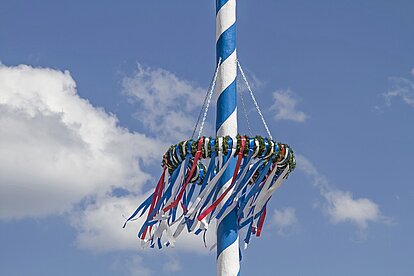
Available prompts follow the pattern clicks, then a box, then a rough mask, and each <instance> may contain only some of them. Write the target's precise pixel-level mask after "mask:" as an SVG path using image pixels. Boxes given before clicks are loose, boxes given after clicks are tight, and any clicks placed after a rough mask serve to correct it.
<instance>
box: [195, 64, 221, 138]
mask: <svg viewBox="0 0 414 276" xmlns="http://www.w3.org/2000/svg"><path fill="white" fill-rule="evenodd" d="M220 65H221V57H220V58H219V60H218V63H217V68H216V72H215V73H214V79H213V83H212V84H211V87H210V91H209V93H208V99H207V104H206V109H205V110H204V115H203V120H202V121H201V125H200V129H199V131H198V137H197V139H199V138H200V137H201V133H202V132H203V128H204V123H205V121H206V117H207V112H208V108H209V106H210V102H211V97H212V96H213V91H214V88H215V86H216V81H217V75H218V71H219V68H220Z"/></svg>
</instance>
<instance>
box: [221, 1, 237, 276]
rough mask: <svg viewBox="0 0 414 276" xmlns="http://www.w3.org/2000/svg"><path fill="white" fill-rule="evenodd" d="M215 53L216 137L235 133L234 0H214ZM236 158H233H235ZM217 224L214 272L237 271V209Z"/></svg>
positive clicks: (228, 274)
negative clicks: (216, 62) (217, 67)
mask: <svg viewBox="0 0 414 276" xmlns="http://www.w3.org/2000/svg"><path fill="white" fill-rule="evenodd" d="M216 55H217V61H219V60H220V59H221V65H220V67H219V71H218V75H217V86H216V89H217V90H216V91H217V93H218V99H217V117H216V131H217V137H220V136H221V137H222V136H226V135H228V136H230V137H232V138H235V137H236V135H237V94H236V78H237V49H236V0H216ZM234 161H235V160H234ZM234 168H235V162H232V164H230V165H229V166H228V167H227V169H226V171H225V172H224V174H223V177H222V178H221V180H220V183H219V188H220V191H224V190H225V189H226V188H227V187H228V186H229V185H230V184H231V181H232V176H233V171H234ZM217 223H218V225H217V275H219V276H236V275H239V272H240V263H239V235H238V222H237V209H236V208H234V209H233V210H232V211H231V212H230V213H229V214H228V215H227V216H225V217H224V218H222V219H221V220H219V221H218V222H217Z"/></svg>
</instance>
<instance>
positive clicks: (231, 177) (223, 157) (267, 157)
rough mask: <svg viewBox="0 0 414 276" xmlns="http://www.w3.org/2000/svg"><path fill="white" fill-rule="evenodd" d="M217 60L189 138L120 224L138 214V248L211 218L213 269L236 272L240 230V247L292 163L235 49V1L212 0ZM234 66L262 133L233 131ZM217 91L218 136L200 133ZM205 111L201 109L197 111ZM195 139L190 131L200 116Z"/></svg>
mask: <svg viewBox="0 0 414 276" xmlns="http://www.w3.org/2000/svg"><path fill="white" fill-rule="evenodd" d="M216 50H217V53H216V54H217V67H216V70H215V73H214V78H213V80H212V82H211V86H210V89H209V91H208V93H207V95H206V98H205V101H204V104H203V107H202V109H201V111H200V115H199V118H198V120H197V123H196V126H195V128H194V131H193V136H192V137H191V139H188V140H185V141H181V142H179V143H177V144H174V145H171V146H170V147H169V149H168V150H167V151H166V152H165V154H164V155H163V158H162V166H163V171H162V174H161V177H160V178H159V180H158V183H157V184H156V185H155V188H154V192H153V193H151V194H150V195H149V196H148V198H147V199H146V200H144V201H143V202H142V203H141V204H140V205H139V206H138V208H137V209H136V210H135V211H134V212H133V213H132V214H131V216H130V217H129V218H128V219H127V221H126V222H125V224H124V227H125V226H126V224H127V223H128V222H129V221H134V220H137V219H139V218H142V220H141V223H140V225H141V226H140V227H139V231H138V237H139V238H140V239H141V244H142V246H144V247H151V248H159V249H161V248H163V247H174V244H175V242H176V240H177V238H178V237H179V236H180V234H181V233H182V232H183V231H184V230H186V231H187V232H189V233H193V234H195V235H200V234H201V235H200V236H202V237H203V241H204V244H205V246H206V247H207V241H206V234H207V231H208V230H209V229H211V228H209V225H210V223H211V222H213V221H214V220H216V222H217V227H216V229H212V230H213V231H214V230H215V231H216V234H217V235H216V236H217V243H216V245H217V275H218V276H237V275H239V274H240V261H239V260H240V251H239V231H240V233H243V234H244V238H243V241H244V244H245V248H246V247H247V245H248V244H249V242H250V239H251V237H252V236H256V237H259V236H260V234H261V232H262V229H263V223H264V221H265V218H266V206H267V203H268V202H269V201H270V199H271V197H272V195H273V193H274V192H275V191H276V190H277V189H278V188H279V187H280V186H281V185H282V183H283V181H284V180H285V179H286V178H287V177H288V176H289V174H290V173H291V172H292V171H293V169H294V168H295V165H296V163H295V158H294V155H293V151H292V149H291V148H290V147H289V146H288V145H286V144H282V143H280V142H276V141H274V140H273V138H272V135H271V133H270V130H269V128H268V126H267V124H266V122H265V119H264V117H263V114H262V112H261V111H260V108H259V106H258V104H257V101H256V99H255V97H254V95H253V91H252V90H251V87H250V85H249V84H248V82H247V78H246V76H245V74H244V72H243V70H242V68H241V65H240V63H239V62H238V59H237V54H236V53H237V52H236V0H216ZM237 69H240V73H241V75H242V77H243V79H244V81H245V82H246V86H247V89H248V90H249V92H250V95H251V97H252V100H253V102H254V104H255V107H256V109H257V111H258V113H259V115H260V117H261V119H262V122H263V125H264V127H265V129H266V132H267V134H268V137H262V136H259V135H256V136H254V137H249V136H246V135H240V134H238V131H237V95H236V78H237ZM214 91H217V93H218V97H217V117H216V133H217V134H216V137H207V136H202V132H203V126H204V122H205V119H206V116H207V112H208V108H209V105H210V102H211V99H212V94H213V93H214ZM203 114H204V115H203ZM201 115H203V119H202V121H201V124H200V126H199V132H198V136H197V138H195V137H194V134H195V132H196V129H197V126H198V123H199V121H200V119H201Z"/></svg>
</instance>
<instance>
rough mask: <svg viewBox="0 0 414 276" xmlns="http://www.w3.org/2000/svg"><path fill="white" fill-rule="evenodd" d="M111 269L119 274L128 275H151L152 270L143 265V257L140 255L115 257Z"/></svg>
mask: <svg viewBox="0 0 414 276" xmlns="http://www.w3.org/2000/svg"><path fill="white" fill-rule="evenodd" d="M112 270H114V271H115V272H117V274H118V275H119V274H120V275H128V276H151V275H154V273H153V271H152V270H151V269H149V268H147V267H145V264H144V259H143V258H142V257H141V256H138V255H133V256H127V257H124V258H122V259H121V258H119V259H116V260H115V262H114V263H113V264H112Z"/></svg>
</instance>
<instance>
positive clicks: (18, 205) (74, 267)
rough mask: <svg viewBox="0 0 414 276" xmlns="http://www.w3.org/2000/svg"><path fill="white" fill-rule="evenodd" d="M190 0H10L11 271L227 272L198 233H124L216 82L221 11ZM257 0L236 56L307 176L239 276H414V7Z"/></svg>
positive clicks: (3, 85) (6, 205)
mask: <svg viewBox="0 0 414 276" xmlns="http://www.w3.org/2000/svg"><path fill="white" fill-rule="evenodd" d="M188 2H189V1H186V2H184V1H145V2H143V1H121V2H119V1H118V2H115V1H100V2H97V1H96V2H95V1H88V2H87V3H86V2H85V1H58V2H57V1H43V0H41V1H35V2H32V3H27V1H0V7H1V8H0V62H1V64H2V65H0V114H2V115H1V116H0V245H1V246H0V248H1V249H0V274H1V275H95V274H100V275H167V274H171V273H177V274H178V275H194V274H195V273H197V274H198V275H214V272H215V264H214V263H215V262H214V261H215V254H214V253H209V252H208V250H204V249H203V248H202V246H201V242H200V241H199V240H197V239H185V240H182V241H181V244H180V245H179V246H178V247H177V248H176V249H171V250H162V251H158V250H142V249H141V248H140V246H139V244H138V242H137V240H136V238H135V236H134V235H135V232H136V230H137V229H134V226H133V225H130V226H129V227H128V228H127V229H126V230H122V229H120V227H121V226H122V221H123V218H122V215H128V214H129V212H131V210H132V209H133V207H134V206H135V205H137V204H138V203H139V201H140V200H142V197H143V194H144V193H146V192H147V191H149V190H150V189H151V187H153V186H154V181H155V179H156V178H157V176H158V175H159V174H160V168H159V162H160V161H161V156H162V153H163V151H165V149H166V148H167V147H168V146H169V144H171V143H176V142H177V141H180V140H184V139H187V138H188V137H189V136H190V135H191V131H192V128H193V126H194V123H195V119H196V116H197V114H198V110H199V108H200V105H201V101H202V99H203V96H204V94H205V93H206V90H207V87H208V85H209V82H210V80H211V77H212V74H213V71H214V66H215V65H214V62H215V52H214V51H215V45H214V40H215V38H214V36H215V26H214V24H215V16H214V10H215V9H214V1H192V2H194V3H188ZM201 2H202V3H201ZM256 2H257V1H255V2H254V1H239V3H238V37H237V39H238V40H237V43H238V55H239V60H240V62H241V64H242V66H243V67H244V68H245V70H246V71H247V76H248V78H249V79H250V80H251V82H252V83H253V86H254V91H255V94H256V97H257V99H258V101H259V104H260V106H261V108H262V110H263V113H264V115H265V117H266V119H267V121H268V124H269V126H270V129H271V131H272V134H273V136H274V137H275V139H277V140H280V141H282V142H285V143H288V144H289V145H291V146H292V147H293V149H294V150H295V152H296V154H297V156H298V168H297V170H295V171H294V173H292V175H291V176H290V177H289V180H288V181H287V182H285V184H284V186H283V187H282V188H281V189H280V190H279V191H278V193H277V194H275V195H274V197H273V199H272V201H271V203H270V206H269V210H271V212H270V214H269V217H268V218H267V222H266V226H265V230H264V233H263V235H262V237H261V238H260V239H254V240H253V241H252V243H251V245H250V247H249V249H248V250H247V251H244V252H243V257H244V258H243V262H242V264H241V273H242V275H253V273H256V274H257V275H318V276H319V275H321V276H325V275H326V276H328V275H344V276H345V275H364V276H365V275H376V276H377V275H384V276H385V275H399V276H405V275H412V272H413V271H414V265H413V264H412V260H411V259H412V256H413V255H414V249H413V248H414V239H413V238H412V233H413V231H414V221H413V219H412V214H411V212H410V211H411V210H412V209H413V207H414V204H413V202H414V201H413V200H414V188H413V186H412V181H413V180H412V173H411V171H412V160H411V159H412V155H413V153H414V143H413V141H414V131H413V127H412V120H413V119H414V55H413V49H414V32H413V26H414V17H413V16H412V14H413V12H414V4H413V2H412V1H403V0H398V1H317V2H315V1H313V2H312V3H311V2H309V1H295V2H292V1H271V0H268V1H260V3H256ZM240 88H241V89H240V91H243V85H240ZM244 95H245V98H247V94H244ZM247 104H248V106H249V108H248V113H249V116H250V120H251V122H252V125H253V132H255V133H258V134H262V135H265V131H264V129H263V127H262V126H261V124H260V121H259V117H258V116H257V114H256V113H255V112H254V110H253V104H252V103H251V101H249V100H247ZM239 111H240V113H239V124H240V132H242V133H245V132H247V128H246V124H245V121H244V118H243V114H242V113H241V112H242V108H241V106H240V107H239ZM213 116H214V110H211V112H210V116H209V122H210V124H209V125H208V126H207V134H208V132H209V131H210V132H211V129H212V122H214V120H213ZM171 118H174V119H171ZM179 243H180V242H179Z"/></svg>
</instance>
